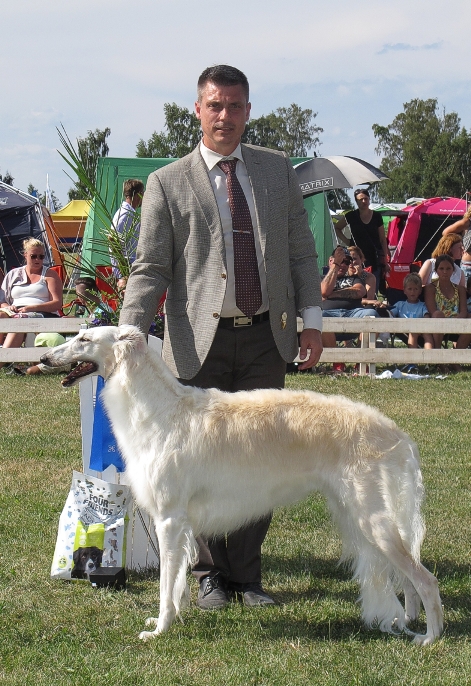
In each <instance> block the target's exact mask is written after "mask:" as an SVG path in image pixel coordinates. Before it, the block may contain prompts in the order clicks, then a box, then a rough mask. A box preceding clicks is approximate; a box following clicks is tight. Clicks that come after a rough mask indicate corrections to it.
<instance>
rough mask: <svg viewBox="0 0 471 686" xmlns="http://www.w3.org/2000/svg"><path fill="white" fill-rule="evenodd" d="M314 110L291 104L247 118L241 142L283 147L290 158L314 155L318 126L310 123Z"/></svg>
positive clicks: (314, 114) (318, 131)
mask: <svg viewBox="0 0 471 686" xmlns="http://www.w3.org/2000/svg"><path fill="white" fill-rule="evenodd" d="M316 117H317V112H313V111H312V110H309V109H307V110H303V109H301V107H300V106H299V105H296V104H295V103H292V104H291V105H290V106H289V107H278V109H277V110H276V111H275V112H270V114H268V115H262V116H261V117H258V118H257V119H251V120H250V122H249V123H248V124H247V128H246V130H245V134H244V136H243V138H242V140H243V142H244V143H252V144H253V145H261V146H263V147H265V148H273V149H275V150H284V151H285V152H286V153H287V154H288V155H289V156H290V157H307V156H308V155H309V154H310V153H311V152H312V153H314V155H316V152H317V148H318V147H319V145H320V139H319V134H320V133H322V132H323V129H322V128H321V127H320V126H315V125H314V120H315V118H316Z"/></svg>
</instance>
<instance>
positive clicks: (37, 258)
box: [30, 255, 45, 260]
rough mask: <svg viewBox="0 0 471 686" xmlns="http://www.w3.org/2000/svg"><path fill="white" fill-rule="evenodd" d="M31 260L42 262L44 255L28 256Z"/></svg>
mask: <svg viewBox="0 0 471 686" xmlns="http://www.w3.org/2000/svg"><path fill="white" fill-rule="evenodd" d="M30 257H31V259H32V260H44V258H45V255H30Z"/></svg>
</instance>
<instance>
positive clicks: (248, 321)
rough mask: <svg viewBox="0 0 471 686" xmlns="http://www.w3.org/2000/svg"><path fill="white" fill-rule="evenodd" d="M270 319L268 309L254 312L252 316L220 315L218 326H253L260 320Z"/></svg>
mask: <svg viewBox="0 0 471 686" xmlns="http://www.w3.org/2000/svg"><path fill="white" fill-rule="evenodd" d="M269 319H270V313H269V312H268V310H267V311H266V312H262V313H261V314H254V315H253V316H252V317H246V316H245V315H241V316H240V317H220V319H219V324H218V327H220V328H221V329H239V328H242V327H243V326H253V325H254V324H260V322H267V321H268V320H269Z"/></svg>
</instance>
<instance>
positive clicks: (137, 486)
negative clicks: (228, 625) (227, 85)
mask: <svg viewBox="0 0 471 686" xmlns="http://www.w3.org/2000/svg"><path fill="white" fill-rule="evenodd" d="M41 359H42V362H44V363H45V364H48V365H51V366H62V365H65V364H69V363H71V362H78V361H80V362H81V363H82V364H80V365H79V366H78V367H76V368H75V370H73V371H72V372H71V373H70V374H69V375H68V376H67V377H66V378H65V379H64V381H63V384H64V385H65V386H70V385H72V384H73V383H75V382H76V381H77V380H78V379H80V378H81V377H83V376H87V375H89V374H101V375H102V376H103V377H104V378H105V379H106V380H107V383H106V386H105V390H104V396H103V397H104V401H105V405H106V409H107V411H108V414H109V416H110V419H111V422H112V425H113V430H114V432H115V435H116V438H117V440H118V443H119V446H120V448H121V451H122V453H123V455H124V458H125V460H126V469H127V475H128V478H129V482H130V485H131V488H132V491H133V493H134V497H135V499H136V501H137V503H138V505H139V506H140V507H142V508H144V509H145V510H147V512H149V513H150V515H151V516H152V517H153V520H154V522H155V528H156V532H157V537H158V541H159V546H160V554H161V577H160V612H159V617H158V619H154V618H149V619H148V620H147V624H148V625H155V630H154V631H143V632H142V633H141V634H140V637H141V638H143V639H148V638H150V637H154V636H156V635H157V634H160V633H162V632H163V631H166V630H167V629H168V628H169V627H170V625H171V624H172V622H173V621H174V619H175V617H176V616H177V615H179V613H180V611H181V609H182V608H183V607H184V605H185V604H186V601H187V598H188V586H187V579H186V574H187V569H188V565H189V564H191V563H192V561H193V560H194V559H195V555H196V550H197V546H196V541H195V537H196V536H198V535H199V534H202V535H204V536H207V537H211V536H213V535H215V534H224V533H226V532H228V531H233V530H235V529H238V528H239V527H241V526H243V525H244V524H247V523H248V522H249V521H253V520H256V519H258V518H260V517H262V516H264V515H266V514H268V513H269V512H271V511H272V510H273V509H274V508H275V507H278V506H279V505H286V504H288V503H293V502H295V501H297V500H300V499H301V498H304V497H305V496H307V495H308V494H309V493H310V492H312V491H320V492H322V493H324V494H325V496H326V497H327V501H328V504H329V507H330V510H331V512H332V515H333V517H334V520H335V522H336V524H337V526H338V528H339V530H340V534H341V537H342V543H343V552H342V559H343V560H344V561H347V562H348V563H349V564H350V565H351V568H352V571H353V576H354V578H355V579H356V580H357V581H358V583H359V585H360V588H361V603H362V616H363V619H364V621H365V623H366V624H367V625H368V626H371V625H373V624H377V625H378V626H379V628H380V629H381V630H382V631H386V632H393V633H394V632H395V631H408V632H409V630H407V629H406V626H407V624H408V622H409V621H410V620H413V619H415V618H416V617H417V616H418V614H419V610H420V601H422V603H423V605H424V608H425V613H426V617H427V633H426V634H424V635H415V634H413V635H414V636H415V638H414V641H415V642H416V643H419V644H423V645H426V644H429V643H432V641H434V640H435V639H436V638H437V637H438V636H439V635H440V633H441V631H442V624H443V614H442V606H441V601H440V596H439V592H438V583H437V580H436V579H435V577H434V576H433V575H432V574H431V573H430V572H428V571H427V570H426V569H425V567H423V566H422V565H421V564H420V545H421V542H422V539H423V536H424V526H423V523H422V519H421V516H420V502H421V499H422V490H423V489H422V477H421V472H420V467H419V460H418V453H417V449H416V446H415V445H414V443H413V442H412V441H411V440H410V438H409V437H408V436H407V435H406V434H405V433H403V432H402V431H401V430H400V429H399V428H398V427H397V426H396V425H395V424H394V422H393V421H391V420H390V419H387V418H386V417H384V416H383V415H381V414H380V413H379V412H378V411H377V410H375V409H374V408H372V407H368V406H367V405H364V404H361V403H355V402H352V401H351V400H347V399H346V398H343V397H341V396H324V395H321V394H318V393H312V392H310V391H288V390H258V391H241V392H238V393H223V392H221V391H218V390H215V389H210V390H201V389H198V388H192V387H188V386H183V385H181V384H180V383H179V382H178V381H177V380H176V379H175V378H174V376H173V375H172V374H171V372H170V371H169V369H168V368H167V367H166V365H165V363H164V362H163V361H162V359H161V358H160V356H159V355H158V354H156V353H155V352H153V351H151V350H150V349H148V347H147V344H146V341H145V338H144V336H143V335H142V334H141V333H140V332H139V330H138V329H136V328H135V327H131V326H120V327H103V328H95V329H89V330H86V331H83V332H81V333H79V334H78V336H76V337H75V338H74V339H72V340H71V341H70V342H68V343H65V344H64V345H60V346H58V347H57V348H54V350H52V351H50V352H48V353H47V354H46V355H44V356H43V357H42V358H41ZM399 590H403V591H404V597H405V610H404V608H403V607H402V605H401V603H400V602H399V600H398V598H397V595H396V593H397V592H398V591H399ZM409 633H412V632H409Z"/></svg>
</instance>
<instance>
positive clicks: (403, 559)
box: [391, 548, 443, 645]
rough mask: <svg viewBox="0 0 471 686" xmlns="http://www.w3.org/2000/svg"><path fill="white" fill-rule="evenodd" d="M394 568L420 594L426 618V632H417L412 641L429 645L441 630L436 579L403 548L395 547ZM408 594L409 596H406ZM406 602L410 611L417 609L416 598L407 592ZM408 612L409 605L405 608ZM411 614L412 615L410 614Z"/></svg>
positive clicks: (441, 621)
mask: <svg viewBox="0 0 471 686" xmlns="http://www.w3.org/2000/svg"><path fill="white" fill-rule="evenodd" d="M391 561H392V563H393V564H394V566H395V567H396V569H399V570H400V571H401V572H402V574H403V575H404V576H405V577H407V579H409V581H410V582H411V584H412V585H413V587H414V589H415V591H416V592H417V594H418V595H419V596H420V599H421V600H422V604H423V606H424V610H425V615H426V618H427V633H426V634H417V635H416V636H415V637H414V643H417V644H419V645H429V644H430V643H433V641H435V639H437V638H438V637H439V636H440V634H441V633H442V630H443V608H442V602H441V599H440V593H439V590H438V581H437V579H436V578H435V577H434V575H433V574H431V573H430V572H429V571H428V570H427V569H425V567H424V566H423V565H422V564H420V562H415V561H414V560H413V559H412V556H411V555H409V553H408V552H407V551H406V550H405V549H404V548H403V549H402V550H401V549H399V548H398V549H397V550H396V551H395V554H394V560H391ZM408 596H409V597H408ZM406 602H408V603H409V604H412V607H411V608H410V609H411V612H414V611H416V610H417V599H416V598H415V596H412V597H411V594H410V593H409V594H407V590H406ZM406 610H407V614H409V607H407V608H406ZM412 616H413V615H412Z"/></svg>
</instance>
